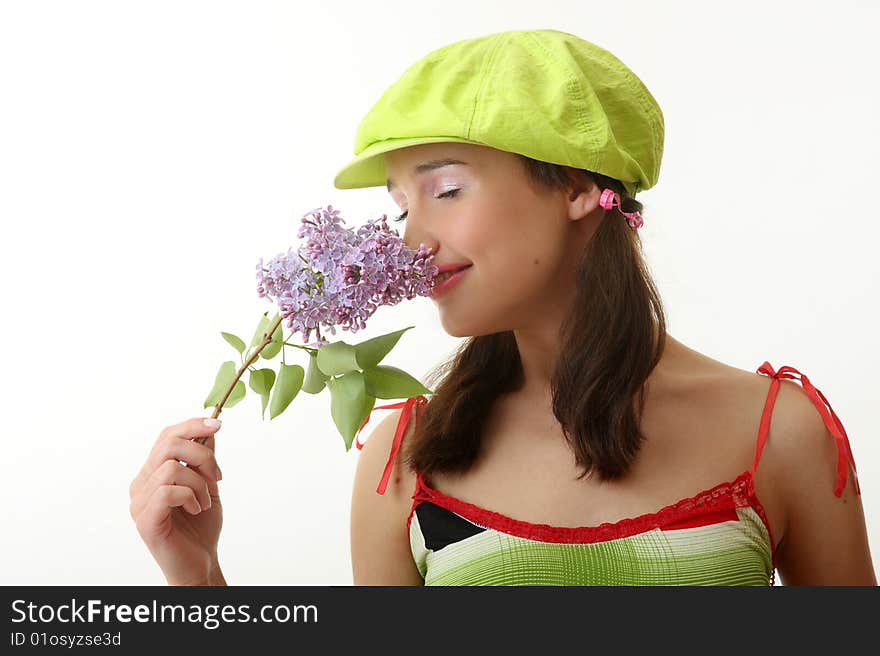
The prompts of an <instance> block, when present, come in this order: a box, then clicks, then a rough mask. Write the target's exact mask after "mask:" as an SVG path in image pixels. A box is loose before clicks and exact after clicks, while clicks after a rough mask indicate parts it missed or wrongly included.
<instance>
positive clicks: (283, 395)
mask: <svg viewBox="0 0 880 656" xmlns="http://www.w3.org/2000/svg"><path fill="white" fill-rule="evenodd" d="M304 375H305V371H304V370H303V368H302V367H300V366H299V365H298V364H284V363H283V362H282V363H281V369H280V370H279V372H278V383H277V384H276V385H275V390H274V391H273V392H272V401H271V402H270V403H269V419H275V417H277V416H278V415H280V414H281V413H282V412H284V410H285V408H287V406H289V405H290V402H291V401H293V399H295V398H296V395H297V394H298V393H299V390H300V388H301V387H302V382H303V376H304Z"/></svg>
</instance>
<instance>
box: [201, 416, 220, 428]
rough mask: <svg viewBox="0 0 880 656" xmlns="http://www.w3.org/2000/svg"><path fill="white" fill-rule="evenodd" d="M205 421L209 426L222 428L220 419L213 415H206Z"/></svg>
mask: <svg viewBox="0 0 880 656" xmlns="http://www.w3.org/2000/svg"><path fill="white" fill-rule="evenodd" d="M203 423H204V424H205V426H207V427H208V428H220V420H219V419H214V418H213V417H206V418H205V420H204V422H203Z"/></svg>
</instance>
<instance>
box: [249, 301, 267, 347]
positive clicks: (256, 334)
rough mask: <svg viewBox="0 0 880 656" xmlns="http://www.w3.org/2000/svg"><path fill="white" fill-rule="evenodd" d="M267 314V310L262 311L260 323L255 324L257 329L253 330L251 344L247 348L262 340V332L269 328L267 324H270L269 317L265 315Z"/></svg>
mask: <svg viewBox="0 0 880 656" xmlns="http://www.w3.org/2000/svg"><path fill="white" fill-rule="evenodd" d="M268 314H269V311H268V310H266V311H265V312H263V317H262V318H261V319H260V323H259V324H258V325H257V330H256V331H255V332H254V338H253V339H252V340H251V345H250V346H248V349H251V348H253V347H254V346H256V345H257V344H259V343H260V342H261V341H263V333H265V332H266V331H267V330H269V326H270V325H271V322H270V321H269V317H268V316H267V315H268Z"/></svg>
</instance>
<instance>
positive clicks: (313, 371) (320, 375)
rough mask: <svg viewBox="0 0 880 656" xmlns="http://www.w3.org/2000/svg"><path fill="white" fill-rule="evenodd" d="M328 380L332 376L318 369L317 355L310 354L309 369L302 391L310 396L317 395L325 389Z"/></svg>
mask: <svg viewBox="0 0 880 656" xmlns="http://www.w3.org/2000/svg"><path fill="white" fill-rule="evenodd" d="M328 380H330V376H328V375H327V374H325V373H324V372H323V371H321V370H320V369H319V368H318V356H317V354H316V353H309V368H308V370H307V371H306V379H305V382H303V386H302V391H303V392H307V393H309V394H317V393H318V392H320V391H321V390H322V389H324V386H325V385H326V384H327V381H328Z"/></svg>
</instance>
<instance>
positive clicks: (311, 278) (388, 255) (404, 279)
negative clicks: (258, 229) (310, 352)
mask: <svg viewBox="0 0 880 656" xmlns="http://www.w3.org/2000/svg"><path fill="white" fill-rule="evenodd" d="M386 219H387V217H386V215H384V214H383V215H382V216H381V217H379V218H378V219H375V220H368V221H367V223H366V224H364V225H362V226H360V227H359V228H357V230H352V229H351V228H346V227H344V226H343V224H344V223H345V221H344V220H343V219H342V218H341V217H340V216H339V210H335V209H333V206H332V205H328V206H327V208H326V209H324V208H320V207H319V208H316V209H314V210H312V211H311V212H309V213H308V214H306V215H305V216H303V217H302V219H301V225H300V227H299V229H298V231H297V237H299V238H301V239H304V242H303V243H302V244H301V245H300V247H299V248H298V249H297V250H294V249H292V248H289V249H288V250H287V252H286V253H279V254H278V255H276V256H275V257H274V258H272V259H271V260H269V262H268V263H267V264H266V265H264V264H263V258H262V257H261V258H260V259H259V262H258V263H257V294H258V295H259V296H260V297H261V298H265V297H268V298H271V299H274V301H275V302H276V303H277V304H278V307H279V309H280V312H281V316H282V317H283V318H284V319H286V320H287V327H288V328H289V329H290V330H291V331H293V332H298V333H302V334H303V336H304V338H305V341H306V342H307V343H308V344H307V345H308V346H310V347H314V348H317V347H319V346H321V344H323V343H325V342H326V341H327V340H326V338H325V337H324V336H322V335H321V330H322V328H323V329H325V330H327V331H329V332H330V334H331V335H336V326H340V327H341V328H342V329H343V330H349V331H351V332H353V333H355V332H357V331H358V330H361V329H363V328H365V327H366V321H367V319H369V318H370V316H371V315H372V314H373V313H374V312H375V311H376V310H377V309H378V308H379V306H381V305H396V304H397V303H399V302H400V301H402V300H404V299H412V298H415V297H416V296H428V295H429V291H430V289H431V283H432V281H433V279H434V277H435V276H436V275H437V271H438V269H437V267H436V266H434V265H433V264H432V262H433V260H434V256H433V254H431V249H430V248H427V247H426V246H425V245H424V244H419V248H418V250H413V249H412V248H409V247H408V246H407V245H406V244H404V242H403V240H402V239H401V238H400V235H399V234H398V233H397V231H396V230H393V229H392V228H390V227H389V226H388V223H387V220H386ZM313 330H314V331H315V332H316V333H317V337H316V339H315V340H314V341H313V342H310V343H309V342H308V340H309V338H310V335H311V332H312V331H313Z"/></svg>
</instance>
